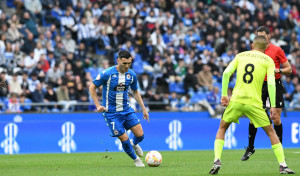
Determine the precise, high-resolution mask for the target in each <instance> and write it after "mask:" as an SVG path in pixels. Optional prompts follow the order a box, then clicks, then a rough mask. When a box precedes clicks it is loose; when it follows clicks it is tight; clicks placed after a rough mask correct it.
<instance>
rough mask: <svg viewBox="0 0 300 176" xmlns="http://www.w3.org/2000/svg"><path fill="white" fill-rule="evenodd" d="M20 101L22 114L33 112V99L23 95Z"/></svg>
mask: <svg viewBox="0 0 300 176" xmlns="http://www.w3.org/2000/svg"><path fill="white" fill-rule="evenodd" d="M19 101H20V105H21V107H20V110H21V112H28V111H31V103H32V101H31V99H29V98H27V97H26V94H21V95H20V98H19Z"/></svg>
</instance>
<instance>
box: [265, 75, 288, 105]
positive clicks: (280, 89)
mask: <svg viewBox="0 0 300 176" xmlns="http://www.w3.org/2000/svg"><path fill="white" fill-rule="evenodd" d="M275 83H276V108H283V107H284V101H283V84H282V81H281V79H275ZM268 97H269V92H268V82H267V81H264V84H263V87H262V94H261V98H262V101H263V105H264V108H265V107H266V101H267V98H268ZM269 101H270V98H269ZM270 104H271V102H270Z"/></svg>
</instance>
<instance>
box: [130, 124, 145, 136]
mask: <svg viewBox="0 0 300 176" xmlns="http://www.w3.org/2000/svg"><path fill="white" fill-rule="evenodd" d="M130 130H131V131H132V133H133V134H134V135H135V136H136V137H141V136H143V134H144V132H143V128H142V125H141V124H140V123H139V124H137V125H135V126H133V127H131V128H130Z"/></svg>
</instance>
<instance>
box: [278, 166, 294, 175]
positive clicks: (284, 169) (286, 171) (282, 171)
mask: <svg viewBox="0 0 300 176" xmlns="http://www.w3.org/2000/svg"><path fill="white" fill-rule="evenodd" d="M279 172H280V174H295V172H294V171H292V170H291V169H290V168H288V167H287V166H286V167H283V166H279Z"/></svg>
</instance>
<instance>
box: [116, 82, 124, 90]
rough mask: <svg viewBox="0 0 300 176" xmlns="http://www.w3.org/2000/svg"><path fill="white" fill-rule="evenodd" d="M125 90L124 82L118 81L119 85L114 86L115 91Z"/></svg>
mask: <svg viewBox="0 0 300 176" xmlns="http://www.w3.org/2000/svg"><path fill="white" fill-rule="evenodd" d="M125 90H126V85H125V84H123V83H120V84H119V85H117V86H116V87H115V91H120V92H121V91H125Z"/></svg>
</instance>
